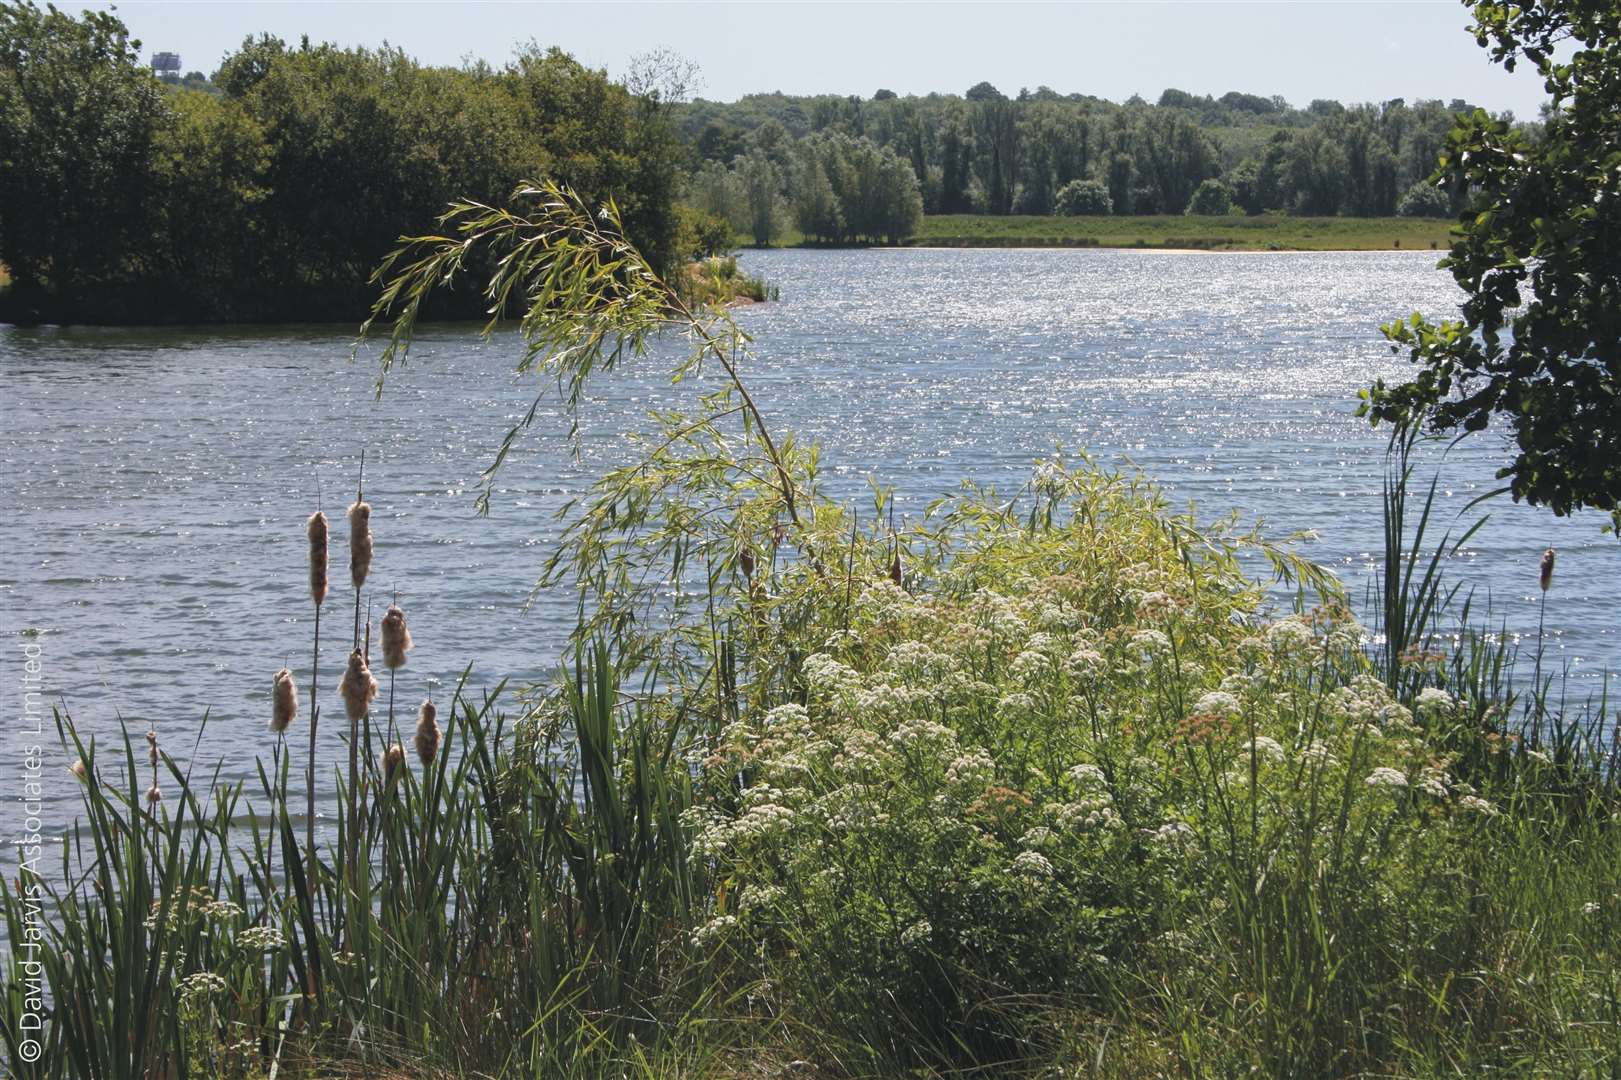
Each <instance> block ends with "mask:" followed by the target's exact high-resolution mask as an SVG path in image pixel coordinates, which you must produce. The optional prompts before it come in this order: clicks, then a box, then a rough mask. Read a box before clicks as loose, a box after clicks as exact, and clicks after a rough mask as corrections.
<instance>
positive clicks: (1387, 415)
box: [1363, 0, 1621, 527]
mask: <svg viewBox="0 0 1621 1080" xmlns="http://www.w3.org/2000/svg"><path fill="white" fill-rule="evenodd" d="M1473 13H1474V18H1475V22H1474V26H1473V27H1472V29H1473V30H1474V33H1475V37H1476V39H1477V40H1478V41H1479V43H1480V44H1481V46H1482V47H1485V48H1488V49H1489V50H1490V52H1491V58H1492V60H1494V61H1495V62H1497V63H1500V64H1502V65H1503V67H1504V68H1505V69H1507V70H1509V71H1513V70H1514V68H1515V65H1516V63H1517V62H1518V61H1520V60H1524V61H1528V62H1529V63H1531V64H1534V65H1535V66H1536V70H1537V74H1538V75H1539V76H1540V77H1541V79H1542V81H1543V83H1544V85H1545V86H1546V87H1547V89H1548V92H1549V94H1550V95H1551V96H1552V100H1551V101H1550V102H1549V104H1548V105H1547V106H1546V108H1545V112H1544V121H1543V124H1542V130H1541V133H1540V137H1538V138H1535V139H1533V138H1530V137H1528V136H1527V133H1526V132H1524V131H1521V130H1518V129H1515V128H1513V127H1511V126H1510V125H1508V124H1506V123H1503V122H1502V121H1501V120H1498V119H1494V118H1492V117H1490V116H1488V115H1487V114H1486V113H1485V112H1483V111H1480V110H1476V111H1474V112H1473V113H1471V114H1468V115H1465V116H1461V117H1460V118H1459V123H1458V126H1457V127H1456V128H1455V129H1454V130H1453V131H1452V133H1451V134H1450V135H1449V136H1448V137H1447V144H1446V148H1445V149H1444V150H1443V152H1442V155H1441V164H1440V168H1439V170H1438V171H1437V173H1436V180H1437V181H1438V182H1439V183H1442V184H1444V185H1446V186H1449V187H1452V188H1454V189H1458V190H1466V191H1468V192H1469V199H1468V202H1467V204H1466V205H1465V207H1464V213H1463V217H1462V227H1461V228H1460V230H1459V238H1458V241H1457V244H1456V246H1455V247H1454V248H1453V250H1452V254H1451V256H1450V257H1449V258H1448V259H1447V260H1446V261H1445V262H1444V263H1442V265H1443V266H1445V267H1447V268H1449V269H1450V270H1451V271H1452V276H1453V278H1454V279H1455V280H1456V281H1457V283H1458V286H1459V288H1461V289H1462V290H1463V291H1464V293H1465V294H1466V296H1467V299H1466V300H1465V302H1464V304H1463V309H1462V318H1460V319H1444V320H1442V321H1440V322H1439V323H1432V322H1430V321H1429V320H1427V319H1425V318H1424V317H1422V316H1421V315H1419V314H1418V313H1414V314H1413V316H1412V317H1411V318H1410V319H1408V320H1407V321H1405V322H1396V323H1392V324H1390V325H1389V326H1387V327H1385V335H1386V337H1388V338H1389V339H1390V341H1391V343H1392V348H1394V349H1396V350H1398V351H1402V352H1406V353H1407V354H1408V356H1409V357H1410V359H1411V360H1412V361H1413V363H1414V364H1415V365H1416V367H1417V371H1416V373H1415V375H1414V377H1413V379H1412V380H1411V381H1409V382H1407V383H1404V384H1402V385H1397V386H1387V385H1385V383H1384V382H1383V381H1382V380H1381V381H1380V382H1378V383H1376V384H1375V385H1374V386H1373V387H1372V388H1371V390H1370V391H1369V392H1368V393H1367V394H1366V395H1365V396H1366V398H1367V400H1366V402H1365V403H1364V406H1363V411H1364V412H1365V413H1367V414H1369V415H1371V416H1372V417H1373V418H1374V419H1375V420H1376V421H1377V420H1391V421H1395V422H1397V423H1412V422H1424V423H1427V424H1428V425H1429V426H1430V427H1431V428H1432V429H1433V430H1435V431H1437V432H1455V433H1460V434H1461V433H1466V432H1474V431H1483V430H1485V429H1486V428H1487V427H1488V426H1489V425H1491V424H1492V423H1493V422H1494V421H1501V422H1502V423H1503V424H1505V425H1506V426H1507V429H1508V430H1509V431H1511V432H1512V433H1513V437H1514V449H1513V452H1512V457H1511V458H1510V460H1509V462H1508V463H1507V464H1506V465H1505V466H1504V467H1503V468H1502V470H1501V471H1500V472H1499V473H1498V476H1499V477H1500V478H1502V479H1505V480H1507V481H1508V490H1509V491H1510V492H1512V493H1513V496H1514V498H1515V499H1524V500H1526V501H1527V502H1530V503H1533V504H1535V505H1540V506H1547V507H1549V508H1550V509H1552V510H1553V512H1554V513H1556V514H1568V513H1570V512H1572V511H1573V510H1580V509H1582V508H1584V507H1594V508H1597V509H1600V510H1606V511H1608V512H1609V513H1610V516H1611V522H1612V526H1615V527H1621V303H1618V300H1621V192H1618V190H1617V188H1618V183H1617V177H1618V175H1621V2H1616V0H1535V2H1532V3H1525V4H1500V3H1479V4H1475V5H1473Z"/></svg>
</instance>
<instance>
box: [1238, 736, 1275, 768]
mask: <svg viewBox="0 0 1621 1080" xmlns="http://www.w3.org/2000/svg"><path fill="white" fill-rule="evenodd" d="M1244 749H1245V750H1247V751H1249V755H1250V757H1255V758H1265V759H1266V760H1268V761H1272V762H1279V761H1282V760H1283V759H1284V757H1285V755H1284V752H1283V747H1282V746H1281V745H1279V743H1278V740H1276V739H1274V738H1271V737H1270V736H1267V735H1257V736H1255V738H1253V739H1251V740H1250V741H1249V742H1248V743H1246V744H1245V745H1244Z"/></svg>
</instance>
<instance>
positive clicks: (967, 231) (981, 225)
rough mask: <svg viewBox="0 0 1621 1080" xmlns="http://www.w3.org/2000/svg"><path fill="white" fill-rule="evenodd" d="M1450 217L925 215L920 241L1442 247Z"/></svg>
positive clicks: (954, 243) (1217, 247)
mask: <svg viewBox="0 0 1621 1080" xmlns="http://www.w3.org/2000/svg"><path fill="white" fill-rule="evenodd" d="M1452 225H1453V222H1452V221H1450V220H1445V219H1431V218H1352V217H1332V218H1307V217H1289V216H1285V215H1272V214H1268V215H1262V216H1260V217H1187V216H1183V215H1159V216H1153V217H1020V216H1009V217H995V216H990V215H985V214H944V215H931V216H929V217H925V218H924V219H923V227H922V228H921V229H920V230H919V231H918V233H917V235H916V236H914V237H913V238H912V239H911V240H910V241H908V243H909V244H912V245H916V246H921V247H931V246H937V247H1116V248H1135V247H1149V248H1198V249H1205V250H1210V251H1376V250H1390V249H1393V248H1402V249H1407V250H1412V249H1420V250H1429V249H1431V248H1435V249H1439V250H1443V251H1444V250H1446V248H1447V247H1448V246H1450V240H1449V230H1450V229H1451V227H1452Z"/></svg>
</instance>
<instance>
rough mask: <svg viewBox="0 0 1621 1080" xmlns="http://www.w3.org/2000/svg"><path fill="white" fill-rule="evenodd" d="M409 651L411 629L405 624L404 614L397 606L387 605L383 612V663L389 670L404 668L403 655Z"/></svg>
mask: <svg viewBox="0 0 1621 1080" xmlns="http://www.w3.org/2000/svg"><path fill="white" fill-rule="evenodd" d="M410 651H411V628H410V627H409V626H407V625H406V624H405V612H403V611H401V610H400V606H399V605H398V604H391V605H389V609H388V610H387V611H385V612H383V663H384V664H386V665H387V666H389V667H391V668H397V667H404V666H405V654H406V653H408V652H410Z"/></svg>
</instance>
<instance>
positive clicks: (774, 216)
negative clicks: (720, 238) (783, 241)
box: [736, 150, 787, 247]
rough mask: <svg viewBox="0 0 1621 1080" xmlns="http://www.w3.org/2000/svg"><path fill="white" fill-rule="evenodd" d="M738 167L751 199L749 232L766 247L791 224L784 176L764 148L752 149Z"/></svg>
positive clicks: (742, 158) (748, 196)
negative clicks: (786, 203) (785, 198)
mask: <svg viewBox="0 0 1621 1080" xmlns="http://www.w3.org/2000/svg"><path fill="white" fill-rule="evenodd" d="M736 170H737V175H738V178H739V179H740V180H741V181H742V188H743V192H744V197H745V198H746V200H747V202H748V221H749V228H748V231H749V235H750V236H752V237H753V238H754V242H755V244H756V245H758V246H759V247H765V246H766V245H767V244H769V243H771V241H773V240H775V239H776V238H777V237H778V236H781V235H782V230H783V228H784V227H785V226H786V225H787V221H786V220H785V218H786V217H787V208H786V207H785V206H784V205H783V201H782V195H781V189H782V178H781V175H780V174H779V173H778V171H777V167H776V166H775V165H774V164H772V162H771V159H770V158H768V157H766V156H765V153H764V151H761V150H752V151H750V152H749V153H748V154H746V155H745V156H743V157H741V158H738V159H737V166H736Z"/></svg>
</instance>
